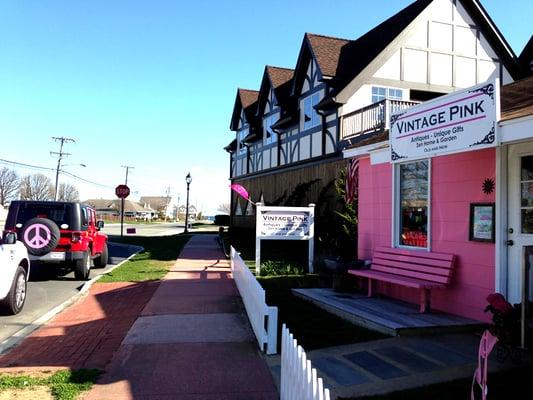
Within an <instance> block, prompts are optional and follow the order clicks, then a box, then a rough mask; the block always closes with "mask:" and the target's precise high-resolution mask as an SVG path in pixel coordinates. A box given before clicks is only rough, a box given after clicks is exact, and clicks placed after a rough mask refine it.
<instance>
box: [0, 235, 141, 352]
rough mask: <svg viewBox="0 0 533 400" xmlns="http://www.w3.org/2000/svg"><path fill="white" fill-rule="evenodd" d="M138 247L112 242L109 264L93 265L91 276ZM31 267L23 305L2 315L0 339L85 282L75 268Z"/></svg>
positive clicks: (5, 337)
mask: <svg viewBox="0 0 533 400" xmlns="http://www.w3.org/2000/svg"><path fill="white" fill-rule="evenodd" d="M139 249H140V248H139V247H138V246H130V245H123V244H117V243H109V263H108V265H107V267H106V268H98V269H96V268H95V269H92V270H91V275H90V278H91V279H92V278H94V277H96V276H98V275H101V274H104V273H106V272H107V271H108V270H109V269H110V268H112V267H113V266H115V265H117V264H119V263H120V262H122V261H124V260H125V259H126V258H127V257H129V256H131V255H132V254H133V253H135V252H136V251H137V250H139ZM31 268H32V270H31V275H30V281H29V282H28V289H27V297H26V303H25V304H24V309H23V310H22V312H21V313H20V314H18V315H10V316H6V315H0V343H1V342H3V341H4V340H6V339H7V338H9V337H11V336H12V335H13V334H14V333H16V332H18V331H19V330H21V329H23V328H25V327H27V326H29V325H31V324H32V323H33V322H34V321H35V320H37V319H38V318H39V317H41V316H42V315H44V314H46V313H47V312H49V311H50V310H52V309H53V308H55V307H57V306H58V305H60V304H62V303H63V302H65V301H67V300H69V299H70V298H72V297H73V296H75V295H76V294H78V293H79V291H80V289H81V287H82V286H83V284H84V283H85V281H79V280H76V279H75V278H74V273H73V272H71V271H63V272H62V271H58V270H57V269H56V268H53V267H51V266H50V265H38V264H32V265H31Z"/></svg>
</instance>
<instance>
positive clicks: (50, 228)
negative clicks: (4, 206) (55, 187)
mask: <svg viewBox="0 0 533 400" xmlns="http://www.w3.org/2000/svg"><path fill="white" fill-rule="evenodd" d="M103 226H104V221H97V220H96V211H95V210H94V209H93V208H92V207H90V206H89V205H87V204H83V203H78V202H63V201H29V200H17V201H13V202H11V205H10V206H9V212H8V214H7V220H6V224H5V231H6V232H16V233H17V235H18V237H19V240H21V241H22V243H24V245H25V246H26V248H27V250H28V253H29V258H30V260H32V261H38V262H40V263H49V264H56V265H57V264H60V265H61V266H66V267H69V268H72V269H73V270H74V275H75V277H76V279H81V280H87V279H88V278H89V273H90V270H91V266H92V264H93V263H94V266H96V267H105V266H106V265H107V261H108V250H107V235H105V234H103V233H101V232H100V229H102V228H103Z"/></svg>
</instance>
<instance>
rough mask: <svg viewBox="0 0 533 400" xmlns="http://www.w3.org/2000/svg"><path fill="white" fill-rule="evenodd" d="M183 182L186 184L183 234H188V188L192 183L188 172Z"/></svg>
mask: <svg viewBox="0 0 533 400" xmlns="http://www.w3.org/2000/svg"><path fill="white" fill-rule="evenodd" d="M185 182H187V204H186V205H185V233H189V186H190V184H191V182H192V178H191V173H190V172H189V173H188V174H187V176H186V177H185Z"/></svg>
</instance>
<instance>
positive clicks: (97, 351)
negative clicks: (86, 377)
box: [0, 282, 159, 373]
mask: <svg viewBox="0 0 533 400" xmlns="http://www.w3.org/2000/svg"><path fill="white" fill-rule="evenodd" d="M158 286H159V282H141V283H128V282H117V283H96V284H94V285H93V286H92V287H91V289H90V290H89V292H88V294H87V295H86V296H84V297H83V298H81V299H80V300H79V301H78V302H77V303H76V304H74V305H72V306H71V307H69V308H67V309H66V310H64V311H63V312H62V313H60V314H58V315H57V316H56V317H54V318H53V319H52V320H51V321H50V322H48V324H46V325H45V326H43V327H42V328H40V329H38V330H37V331H35V332H34V333H33V334H32V335H30V336H28V337H27V338H26V339H25V340H24V341H23V342H22V343H21V344H20V345H19V346H17V347H15V348H14V349H12V350H11V351H10V352H8V353H7V354H5V355H3V356H0V373H1V372H8V371H11V372H12V371H20V370H24V371H29V370H44V369H60V368H73V369H78V368H99V369H104V367H105V366H106V364H107V363H108V362H109V361H110V360H111V358H112V357H113V354H114V353H115V351H116V350H117V349H118V348H119V346H120V343H121V342H122V340H123V339H124V337H125V336H126V334H127V333H128V330H129V329H130V328H131V326H132V325H133V323H134V322H135V320H136V319H137V317H138V316H139V315H140V313H141V311H142V310H143V308H144V306H145V305H146V304H147V303H148V301H149V300H150V298H151V297H152V295H153V294H154V292H155V291H156V289H157V288H158Z"/></svg>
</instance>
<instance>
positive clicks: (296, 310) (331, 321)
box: [257, 275, 387, 351]
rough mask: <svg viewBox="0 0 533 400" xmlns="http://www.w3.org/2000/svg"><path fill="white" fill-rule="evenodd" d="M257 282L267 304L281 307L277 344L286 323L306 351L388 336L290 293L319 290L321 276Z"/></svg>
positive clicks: (278, 277) (269, 279)
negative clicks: (294, 289) (309, 289)
mask: <svg viewBox="0 0 533 400" xmlns="http://www.w3.org/2000/svg"><path fill="white" fill-rule="evenodd" d="M257 280H258V281H259V283H260V284H261V285H262V286H263V288H264V289H265V291H266V301H267V304H268V305H270V306H277V307H278V313H279V315H278V321H279V331H278V343H281V340H280V337H281V336H280V335H281V325H282V324H283V323H285V324H286V325H287V327H288V328H289V329H290V331H291V332H292V333H293V334H294V337H295V338H297V339H298V343H299V344H301V345H302V347H303V348H304V349H305V350H307V351H309V350H313V349H320V348H324V347H332V346H340V345H344V344H350V343H357V342H367V341H370V340H376V339H382V338H384V337H387V336H385V335H382V334H381V333H378V332H374V331H371V330H368V329H365V328H362V327H359V326H357V325H354V324H352V323H350V322H347V321H345V320H343V319H341V318H339V317H337V316H335V315H333V314H330V313H328V312H326V311H324V310H322V309H321V308H319V307H317V306H315V305H314V304H313V303H311V302H309V301H306V300H303V299H300V298H298V297H296V296H294V295H293V294H292V293H291V289H293V288H311V287H319V279H318V275H292V276H291V275H288V276H266V277H259V278H257Z"/></svg>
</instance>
